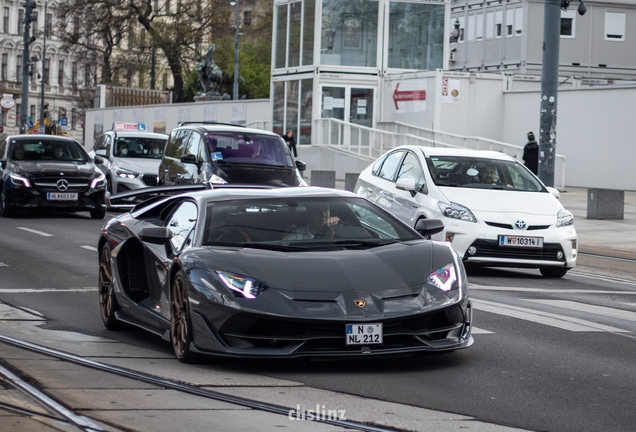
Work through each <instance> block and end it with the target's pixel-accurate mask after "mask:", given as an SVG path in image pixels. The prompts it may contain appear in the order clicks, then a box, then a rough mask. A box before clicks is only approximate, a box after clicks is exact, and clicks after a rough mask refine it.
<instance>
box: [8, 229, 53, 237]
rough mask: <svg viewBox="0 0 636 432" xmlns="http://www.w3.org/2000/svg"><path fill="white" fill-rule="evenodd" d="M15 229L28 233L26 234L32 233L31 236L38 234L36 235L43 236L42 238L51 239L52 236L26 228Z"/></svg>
mask: <svg viewBox="0 0 636 432" xmlns="http://www.w3.org/2000/svg"><path fill="white" fill-rule="evenodd" d="M16 228H18V229H19V230H22V231H28V232H30V233H33V234H38V235H41V236H44V237H53V234H49V233H45V232H42V231H38V230H34V229H31V228H26V227H16Z"/></svg>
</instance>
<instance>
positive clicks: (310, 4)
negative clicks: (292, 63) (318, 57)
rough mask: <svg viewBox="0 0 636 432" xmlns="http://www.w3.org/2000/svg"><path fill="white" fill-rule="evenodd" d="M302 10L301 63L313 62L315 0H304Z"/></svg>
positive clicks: (309, 63) (308, 63)
mask: <svg viewBox="0 0 636 432" xmlns="http://www.w3.org/2000/svg"><path fill="white" fill-rule="evenodd" d="M304 7H305V10H304V12H303V14H304V17H303V65H311V64H314V16H315V14H316V1H315V0H305V2H304Z"/></svg>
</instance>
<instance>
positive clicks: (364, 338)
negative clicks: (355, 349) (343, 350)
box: [347, 323, 383, 345]
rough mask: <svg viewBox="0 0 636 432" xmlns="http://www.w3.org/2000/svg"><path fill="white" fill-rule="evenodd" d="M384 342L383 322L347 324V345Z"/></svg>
mask: <svg viewBox="0 0 636 432" xmlns="http://www.w3.org/2000/svg"><path fill="white" fill-rule="evenodd" d="M381 343H383V334H382V323H378V324H347V345H369V344H381Z"/></svg>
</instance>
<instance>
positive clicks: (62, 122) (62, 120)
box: [57, 117, 68, 126]
mask: <svg viewBox="0 0 636 432" xmlns="http://www.w3.org/2000/svg"><path fill="white" fill-rule="evenodd" d="M57 124H58V126H68V117H60V118H59V119H57Z"/></svg>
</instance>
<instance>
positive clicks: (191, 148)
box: [177, 131, 205, 184]
mask: <svg viewBox="0 0 636 432" xmlns="http://www.w3.org/2000/svg"><path fill="white" fill-rule="evenodd" d="M201 146H202V137H201V134H200V133H198V132H196V131H192V132H190V137H189V138H188V142H187V143H186V145H185V147H184V151H183V155H184V156H185V155H191V156H192V157H193V158H194V163H185V162H181V163H182V165H183V167H182V171H181V172H180V173H178V174H177V183H178V184H195V183H202V182H203V181H205V176H201V169H200V167H201V165H202V161H201ZM201 177H203V179H202V178H201Z"/></svg>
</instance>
